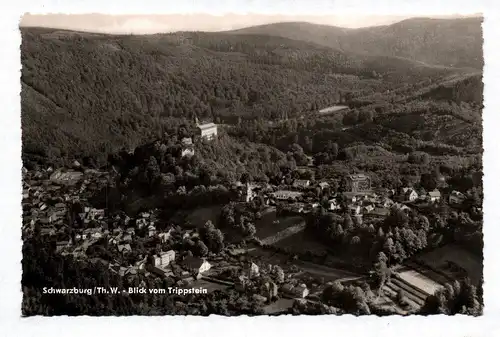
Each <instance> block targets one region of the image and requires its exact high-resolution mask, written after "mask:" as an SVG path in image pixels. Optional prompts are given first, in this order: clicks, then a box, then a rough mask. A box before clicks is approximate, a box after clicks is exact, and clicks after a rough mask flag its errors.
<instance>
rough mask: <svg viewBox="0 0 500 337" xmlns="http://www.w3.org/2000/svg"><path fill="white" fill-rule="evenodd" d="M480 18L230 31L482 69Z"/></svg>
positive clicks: (271, 26)
mask: <svg viewBox="0 0 500 337" xmlns="http://www.w3.org/2000/svg"><path fill="white" fill-rule="evenodd" d="M481 23H482V18H477V17H474V18H463V19H426V18H413V19H408V20H403V21H401V22H398V23H394V24H392V25H387V26H377V27H368V28H360V29H346V28H340V27H334V26H327V25H316V24H311V23H306V22H284V23H275V24H268V25H261V26H254V27H249V28H243V29H239V30H235V31H232V32H231V33H233V34H261V35H269V36H281V37H286V38H290V39H295V40H300V41H308V42H314V43H317V44H320V45H323V46H327V47H332V48H337V49H340V50H344V51H346V52H354V53H363V54H369V55H389V56H399V57H403V58H408V59H412V60H415V61H420V62H424V63H427V64H436V65H444V66H453V67H473V68H476V69H482V68H483V65H484V60H483V51H482V44H483V38H482V29H481Z"/></svg>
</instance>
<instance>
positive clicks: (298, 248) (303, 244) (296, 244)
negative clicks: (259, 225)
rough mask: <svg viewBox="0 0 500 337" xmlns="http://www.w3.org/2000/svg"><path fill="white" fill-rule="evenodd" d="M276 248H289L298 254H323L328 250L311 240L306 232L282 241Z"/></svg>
mask: <svg viewBox="0 0 500 337" xmlns="http://www.w3.org/2000/svg"><path fill="white" fill-rule="evenodd" d="M275 246H276V247H280V248H288V249H289V250H291V251H293V252H297V253H301V252H306V251H311V252H313V253H323V252H325V251H326V250H327V248H326V247H325V246H324V245H323V244H322V243H321V242H318V241H317V240H315V239H314V238H311V237H310V236H309V235H307V233H305V232H304V231H300V232H298V233H295V234H293V235H290V236H288V237H287V238H284V239H283V240H280V241H279V242H277V243H276V244H275Z"/></svg>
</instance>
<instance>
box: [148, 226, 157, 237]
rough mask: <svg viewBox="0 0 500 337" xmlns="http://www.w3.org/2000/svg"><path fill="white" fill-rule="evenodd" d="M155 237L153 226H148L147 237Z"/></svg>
mask: <svg viewBox="0 0 500 337" xmlns="http://www.w3.org/2000/svg"><path fill="white" fill-rule="evenodd" d="M155 235H156V227H155V226H154V225H149V227H148V236H149V237H151V236H155Z"/></svg>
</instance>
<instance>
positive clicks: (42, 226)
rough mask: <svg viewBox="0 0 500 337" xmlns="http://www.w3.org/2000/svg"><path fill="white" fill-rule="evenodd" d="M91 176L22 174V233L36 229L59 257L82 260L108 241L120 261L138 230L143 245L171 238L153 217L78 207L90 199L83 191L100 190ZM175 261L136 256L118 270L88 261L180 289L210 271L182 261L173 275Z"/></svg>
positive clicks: (188, 235)
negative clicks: (170, 281)
mask: <svg viewBox="0 0 500 337" xmlns="http://www.w3.org/2000/svg"><path fill="white" fill-rule="evenodd" d="M67 173H69V175H68V174H67ZM77 173H78V174H77ZM93 173H94V172H87V173H86V174H83V173H81V172H78V171H69V172H61V171H55V172H53V171H52V170H50V169H49V170H46V171H44V172H28V171H26V170H23V174H24V179H23V201H22V203H23V232H24V233H25V234H26V235H32V234H34V233H35V229H36V228H38V229H39V230H40V232H39V234H40V235H41V236H43V237H45V238H46V239H47V241H48V242H49V241H50V242H55V246H56V251H58V252H59V253H61V254H62V255H68V254H70V255H73V256H74V257H76V258H84V259H85V258H87V255H86V251H87V249H88V248H89V247H90V246H92V245H93V244H95V243H97V242H98V241H99V240H102V239H104V240H106V241H107V244H108V247H109V248H110V249H111V250H113V249H116V252H117V253H118V254H119V255H121V256H125V255H126V254H128V253H130V252H132V247H133V246H134V241H135V240H138V239H139V237H138V236H137V235H136V232H137V231H139V230H141V231H142V232H145V236H144V237H145V239H147V238H153V237H156V238H159V239H160V241H161V242H162V243H164V242H167V241H168V240H169V239H170V238H171V236H172V233H173V231H174V228H173V227H171V228H169V229H168V230H162V231H160V230H157V228H156V226H155V224H156V221H157V216H156V212H154V211H153V212H142V213H139V214H138V216H137V217H136V218H135V219H132V218H130V217H129V216H127V215H126V214H115V215H113V216H112V217H110V216H109V215H108V214H107V212H106V210H104V209H97V208H94V207H90V206H82V205H84V204H86V203H87V198H88V197H89V196H90V194H89V193H87V192H88V191H87V189H88V186H90V185H92V184H94V185H98V186H100V184H101V183H103V182H104V180H103V179H102V178H103V177H102V173H101V172H100V173H98V174H93ZM68 182H69V183H68ZM75 205H78V207H75ZM75 210H76V211H75ZM70 222H73V223H75V222H77V223H79V225H78V226H71V228H70V226H68V223H70ZM177 234H180V237H181V238H182V240H185V239H192V238H193V237H194V236H196V235H197V233H196V232H195V231H193V230H183V232H182V233H177ZM113 247H114V248H113ZM175 259H176V254H175V252H174V251H172V250H170V251H167V252H161V253H160V254H159V255H155V256H149V257H145V256H141V255H139V257H138V260H137V261H136V262H135V263H133V264H132V265H122V264H121V263H120V262H118V261H117V260H114V261H106V260H103V259H102V258H93V259H92V260H94V262H95V261H100V262H101V263H103V264H105V265H107V266H108V268H109V270H110V271H112V272H115V273H117V274H120V275H121V276H127V275H135V274H137V273H141V272H142V273H144V274H145V275H146V276H148V275H157V276H161V277H167V276H175V278H176V279H178V280H179V282H182V283H183V284H185V283H189V282H190V281H192V280H194V279H196V278H199V277H201V275H202V274H203V273H206V272H207V271H208V270H209V269H210V268H211V265H210V263H209V262H208V261H206V260H204V259H200V258H196V257H192V256H187V257H185V258H184V259H181V261H179V264H178V266H179V268H176V269H175V271H173V270H172V268H171V265H172V262H173V261H175ZM120 260H125V259H120Z"/></svg>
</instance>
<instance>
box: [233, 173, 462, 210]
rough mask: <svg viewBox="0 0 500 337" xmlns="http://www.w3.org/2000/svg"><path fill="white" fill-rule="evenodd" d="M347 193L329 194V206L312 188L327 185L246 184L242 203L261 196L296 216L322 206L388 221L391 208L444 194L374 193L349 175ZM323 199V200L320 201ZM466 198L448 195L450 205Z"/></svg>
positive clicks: (366, 180)
mask: <svg viewBox="0 0 500 337" xmlns="http://www.w3.org/2000/svg"><path fill="white" fill-rule="evenodd" d="M345 181H346V184H345V186H346V191H345V192H342V193H338V192H337V191H330V193H331V194H330V195H329V198H328V202H327V205H325V203H324V201H323V200H320V198H318V197H317V196H315V194H314V193H310V191H311V190H312V188H319V189H320V190H322V191H323V190H325V189H327V188H328V187H330V184H329V183H328V182H327V181H321V182H316V183H312V182H311V181H310V180H304V179H296V180H294V181H293V183H292V184H291V186H289V188H288V189H278V190H274V189H273V188H272V187H271V186H269V185H268V184H251V183H248V184H246V185H245V186H244V187H243V188H242V189H241V201H244V202H250V201H252V200H253V199H254V198H256V197H258V196H262V197H263V199H264V201H265V203H266V204H267V205H277V204H279V205H280V208H281V209H285V210H287V211H290V212H293V213H308V212H311V211H312V210H313V209H314V208H317V207H320V206H323V207H325V208H326V209H328V210H329V211H333V212H335V211H342V212H348V213H349V214H351V215H353V216H363V215H366V216H369V217H385V216H387V215H388V214H389V212H390V210H391V208H394V207H395V208H399V209H403V210H408V209H409V208H410V207H409V205H412V204H413V203H437V202H439V201H440V200H441V198H442V194H441V191H439V190H437V189H435V190H433V191H429V192H427V191H423V190H416V189H414V188H411V187H405V188H401V189H400V190H398V191H396V190H388V189H372V186H371V179H370V177H369V176H367V175H365V174H349V175H347V176H346V177H345ZM322 198H323V196H322V197H321V199H322ZM465 199H466V196H465V195H464V194H463V193H461V192H458V191H453V192H451V194H450V195H449V203H450V204H461V203H463V201H464V200H465Z"/></svg>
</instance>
